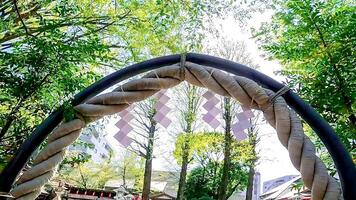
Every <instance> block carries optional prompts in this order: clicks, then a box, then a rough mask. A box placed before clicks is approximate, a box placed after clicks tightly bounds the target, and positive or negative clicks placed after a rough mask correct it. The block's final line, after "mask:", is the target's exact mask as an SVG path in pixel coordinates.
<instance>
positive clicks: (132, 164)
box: [115, 150, 145, 191]
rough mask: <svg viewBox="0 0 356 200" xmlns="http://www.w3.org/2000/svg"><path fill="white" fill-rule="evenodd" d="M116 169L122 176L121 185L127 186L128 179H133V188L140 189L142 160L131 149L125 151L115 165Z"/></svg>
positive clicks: (142, 175)
mask: <svg viewBox="0 0 356 200" xmlns="http://www.w3.org/2000/svg"><path fill="white" fill-rule="evenodd" d="M115 167H117V169H118V174H119V176H121V178H122V183H123V187H125V188H126V189H128V188H127V181H128V180H135V182H134V189H135V190H136V191H142V188H143V180H142V177H144V172H145V170H144V160H143V158H142V157H140V156H137V155H136V154H135V153H132V152H131V151H128V150H127V151H125V153H124V154H123V157H122V158H121V159H120V160H119V161H118V162H117V165H115Z"/></svg>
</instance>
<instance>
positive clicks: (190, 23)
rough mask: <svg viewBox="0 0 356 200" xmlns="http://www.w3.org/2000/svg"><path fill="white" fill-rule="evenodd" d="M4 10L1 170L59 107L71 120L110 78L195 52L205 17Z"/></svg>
mask: <svg viewBox="0 0 356 200" xmlns="http://www.w3.org/2000/svg"><path fill="white" fill-rule="evenodd" d="M0 4H1V8H0V9H1V15H0V44H1V47H0V48H1V49H0V127H1V130H0V139H1V141H0V142H1V145H0V146H1V147H0V166H4V165H5V164H6V163H7V162H8V160H9V159H10V158H11V156H12V155H13V154H14V153H15V151H16V149H17V148H18V147H19V145H20V144H21V143H22V142H23V141H24V140H25V139H26V138H27V137H28V135H29V134H30V133H31V132H32V131H33V130H34V128H35V127H36V125H38V124H39V123H40V122H41V121H42V120H43V119H44V118H45V117H46V116H48V114H49V113H50V112H51V111H53V110H55V109H56V108H58V107H59V106H60V105H62V104H65V105H64V107H65V108H66V109H67V111H68V112H67V113H66V114H65V119H66V120H69V119H72V118H73V117H74V112H73V109H72V108H71V106H70V103H69V102H70V100H71V99H72V98H73V95H74V94H76V93H78V92H79V91H81V90H83V89H84V88H85V87H87V86H89V85H90V84H92V83H93V82H95V81H97V80H98V79H99V78H100V77H102V76H103V75H105V74H106V73H107V71H110V70H112V69H118V68H120V67H122V66H125V65H127V64H131V63H133V62H139V61H142V60H145V59H147V58H150V57H152V56H158V55H165V54H170V53H177V52H183V51H186V50H187V49H190V50H193V49H197V48H198V46H197V45H196V44H197V43H195V42H199V40H200V39H199V37H198V36H197V35H199V32H198V31H197V29H198V28H197V27H200V24H201V23H202V22H201V19H202V16H204V15H203V13H204V12H207V9H208V7H206V5H205V4H204V6H203V5H202V6H197V5H198V4H203V3H201V2H185V3H179V1H140V0H133V1H123V0H115V1H111V0H100V1H92V0H59V1H47V0H35V1H29V0H17V1H11V0H5V1H3V2H1V3H0ZM196 16H199V17H196ZM194 31H197V32H195V33H194V34H192V36H193V37H189V38H188V37H185V36H186V34H189V33H190V32H194ZM183 38H184V42H183V43H181V41H182V39H183ZM192 41H194V42H192Z"/></svg>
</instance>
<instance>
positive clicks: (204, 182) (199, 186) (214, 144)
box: [185, 132, 252, 199]
mask: <svg viewBox="0 0 356 200" xmlns="http://www.w3.org/2000/svg"><path fill="white" fill-rule="evenodd" d="M191 143H192V144H195V148H194V149H193V150H192V151H191V154H192V157H193V159H194V161H196V163H197V164H198V167H196V168H194V169H193V170H192V171H191V173H190V174H189V176H188V180H187V187H186V188H187V189H186V191H185V197H186V198H187V199H194V198H196V199H199V197H206V198H211V199H218V198H219V195H220V192H219V190H220V188H221V185H222V179H221V177H222V175H223V169H224V165H225V164H224V161H223V160H221V157H222V156H223V155H224V152H225V136H224V134H222V133H218V132H212V133H209V132H202V133H196V134H194V135H191ZM251 148H252V147H251V145H250V144H249V142H247V141H244V142H237V141H232V142H231V148H230V149H231V157H230V169H229V171H228V173H229V174H228V177H229V179H228V184H227V187H226V196H227V197H228V196H231V194H232V193H233V192H234V191H236V190H240V189H242V188H245V187H246V185H247V179H248V165H247V164H246V163H247V160H249V159H251V150H252V149H251Z"/></svg>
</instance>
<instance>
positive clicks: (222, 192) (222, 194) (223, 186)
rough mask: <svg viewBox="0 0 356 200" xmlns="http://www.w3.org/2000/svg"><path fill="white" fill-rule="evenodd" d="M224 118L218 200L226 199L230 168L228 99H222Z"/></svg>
mask: <svg viewBox="0 0 356 200" xmlns="http://www.w3.org/2000/svg"><path fill="white" fill-rule="evenodd" d="M224 120H225V136H224V140H225V145H224V166H223V174H222V177H221V182H220V187H219V194H218V200H226V199H227V198H228V197H227V187H228V184H229V171H230V168H231V142H232V135H231V104H230V99H229V98H225V99H224Z"/></svg>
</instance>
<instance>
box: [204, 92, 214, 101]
mask: <svg viewBox="0 0 356 200" xmlns="http://www.w3.org/2000/svg"><path fill="white" fill-rule="evenodd" d="M214 96H215V95H214V93H212V92H210V91H209V90H208V91H206V92H205V93H204V94H203V97H204V98H205V99H211V98H212V97H214Z"/></svg>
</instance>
